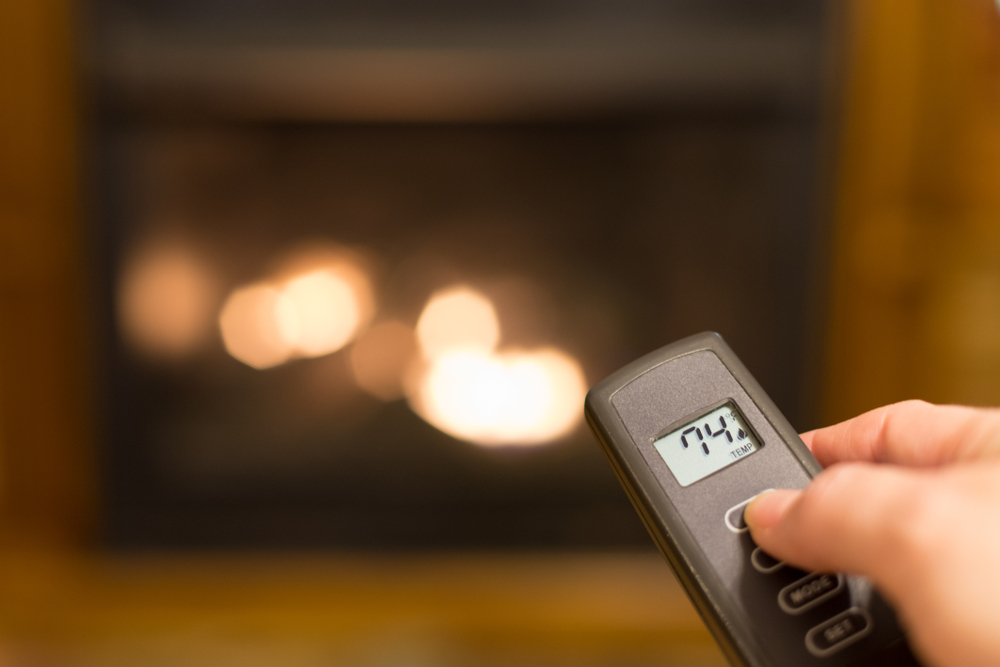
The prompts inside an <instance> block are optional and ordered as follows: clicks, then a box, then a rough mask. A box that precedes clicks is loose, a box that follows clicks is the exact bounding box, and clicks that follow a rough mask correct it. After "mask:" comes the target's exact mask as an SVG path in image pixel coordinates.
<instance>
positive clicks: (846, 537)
mask: <svg viewBox="0 0 1000 667" xmlns="http://www.w3.org/2000/svg"><path fill="white" fill-rule="evenodd" d="M923 476H924V475H923V474H922V473H920V472H915V471H911V470H906V469H902V468H897V467H894V466H886V465H875V464H869V463H842V464H837V465H834V466H831V467H830V468H828V469H827V470H825V471H824V472H822V473H821V474H819V475H818V476H817V477H816V478H815V479H814V480H813V481H812V482H811V483H810V484H809V486H807V487H806V488H805V489H803V490H802V491H768V492H765V493H762V494H761V495H759V496H758V497H757V498H755V499H754V500H753V502H751V503H750V504H749V506H747V509H746V513H745V515H744V516H745V517H746V521H747V524H748V525H749V526H750V533H751V536H752V537H753V539H754V541H755V542H756V543H757V544H758V545H759V546H760V547H761V548H762V549H763V550H764V551H766V552H768V553H769V554H771V555H772V556H774V557H776V558H779V559H781V560H784V561H786V562H788V563H791V564H794V565H796V566H798V567H801V568H804V569H808V570H818V571H821V572H849V573H852V574H860V575H863V576H866V577H868V578H870V579H872V580H873V581H874V582H875V583H876V584H878V585H879V586H880V587H881V588H882V589H883V590H884V591H885V592H886V593H887V594H888V595H890V597H895V595H894V593H896V592H897V591H900V590H902V589H901V587H902V586H905V581H906V580H907V577H908V576H909V575H908V572H909V567H908V565H907V564H908V562H909V561H910V560H911V559H910V556H912V554H909V553H907V550H908V547H907V544H908V543H909V541H908V540H907V539H906V535H907V531H908V530H909V529H910V526H909V525H908V523H909V522H908V518H907V517H909V516H912V515H913V504H914V502H915V499H919V498H920V497H921V495H920V487H921V486H922V485H923V484H924V480H923Z"/></svg>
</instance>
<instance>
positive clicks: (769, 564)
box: [750, 547, 785, 574]
mask: <svg viewBox="0 0 1000 667" xmlns="http://www.w3.org/2000/svg"><path fill="white" fill-rule="evenodd" d="M750 564H751V565H753V569H755V570H757V571H758V572H760V573H761V574H771V573H772V572H777V571H778V570H780V569H781V568H783V567H785V561H782V560H778V559H777V558H775V557H774V556H772V555H771V554H769V553H767V552H766V551H764V550H763V549H761V548H760V547H757V548H756V549H754V550H753V553H751V554H750Z"/></svg>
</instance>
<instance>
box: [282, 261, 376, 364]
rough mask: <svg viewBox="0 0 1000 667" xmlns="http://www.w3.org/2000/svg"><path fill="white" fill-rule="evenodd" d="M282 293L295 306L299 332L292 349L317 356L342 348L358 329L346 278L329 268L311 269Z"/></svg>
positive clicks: (355, 307)
mask: <svg viewBox="0 0 1000 667" xmlns="http://www.w3.org/2000/svg"><path fill="white" fill-rule="evenodd" d="M282 294H283V296H284V297H286V298H287V299H288V300H289V301H290V302H291V304H292V307H293V308H294V309H295V313H296V315H297V320H298V335H297V336H296V338H295V340H294V345H295V352H296V353H297V354H299V355H301V356H304V357H319V356H322V355H324V354H330V353H331V352H335V351H336V350H339V349H340V348H342V347H343V346H344V345H345V344H346V343H347V342H348V341H349V340H351V338H353V337H354V334H355V333H356V332H357V330H358V325H359V324H360V323H361V312H360V308H359V304H358V299H357V297H356V295H355V293H354V291H353V289H352V288H351V285H350V284H348V282H347V281H346V280H344V279H343V278H341V277H340V276H338V275H336V274H335V273H333V272H332V271H329V270H319V271H312V272H310V273H307V274H305V275H303V276H300V277H298V278H295V279H293V280H290V281H289V282H288V283H287V284H285V286H284V288H283V290H282Z"/></svg>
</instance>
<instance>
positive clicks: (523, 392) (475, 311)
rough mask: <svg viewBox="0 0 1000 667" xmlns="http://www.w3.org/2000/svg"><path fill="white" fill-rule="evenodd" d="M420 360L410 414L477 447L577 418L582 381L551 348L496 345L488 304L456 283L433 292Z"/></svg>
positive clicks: (535, 437)
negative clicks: (418, 416) (511, 347)
mask: <svg viewBox="0 0 1000 667" xmlns="http://www.w3.org/2000/svg"><path fill="white" fill-rule="evenodd" d="M417 340H418V342H419V345H420V350H421V352H422V357H423V361H422V363H421V364H420V365H419V366H418V367H417V369H416V372H411V374H410V376H409V377H407V378H406V382H405V385H406V391H407V395H408V398H409V401H410V405H411V406H412V407H413V409H414V411H416V412H417V414H419V415H420V416H421V417H423V418H424V419H425V420H426V421H427V422H428V423H430V424H432V425H433V426H435V427H437V428H438V429H440V430H442V431H444V432H445V433H448V434H449V435H452V436H454V437H456V438H460V439H462V440H468V441H469V442H474V443H477V444H481V445H533V444H540V443H544V442H549V441H551V440H555V439H558V438H560V437H562V436H564V435H566V434H568V433H569V432H570V431H572V430H573V429H574V428H575V427H576V425H577V424H578V423H579V422H580V416H581V408H580V406H581V404H582V402H583V397H584V394H585V393H586V381H585V379H584V376H583V372H582V371H581V369H580V365H579V364H578V363H577V361H576V360H575V359H573V358H572V357H570V356H569V355H567V354H566V353H565V352H562V351H560V350H557V349H555V348H543V349H539V350H506V351H505V350H497V345H498V344H499V342H500V322H499V319H498V318H497V314H496V309H495V308H494V306H493V303H492V302H491V301H490V300H489V299H488V298H487V297H486V296H484V295H482V294H480V293H479V292H476V291H475V290H473V289H471V288H469V287H465V286H456V287H451V288H448V289H446V290H442V291H439V292H436V293H435V294H434V295H432V296H431V298H430V299H429V300H428V302H427V305H426V306H425V307H424V310H423V312H422V313H421V315H420V319H419V320H418V322H417Z"/></svg>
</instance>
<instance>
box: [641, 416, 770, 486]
mask: <svg viewBox="0 0 1000 667" xmlns="http://www.w3.org/2000/svg"><path fill="white" fill-rule="evenodd" d="M653 446H654V447H655V448H656V451H657V452H659V454H660V456H662V457H663V460H664V462H665V463H666V464H667V467H668V468H670V472H671V473H673V476H674V477H675V478H677V482H678V483H679V484H680V485H681V486H689V485H691V484H694V483H695V482H697V481H698V480H701V479H704V478H705V477H708V476H709V475H711V474H712V473H713V472H716V471H718V470H722V469H723V468H725V467H726V466H728V465H730V464H732V463H735V462H736V461H738V460H740V459H742V458H745V457H747V456H749V455H751V454H753V453H754V452H756V451H757V450H758V449H760V448H761V444H760V442H758V440H757V438H756V436H754V434H753V432H752V431H751V430H750V428H749V427H748V426H747V422H746V419H745V418H744V417H743V415H742V414H741V413H740V411H739V410H737V409H736V406H735V405H734V404H732V403H726V404H725V405H723V406H722V407H720V408H716V409H715V410H712V411H711V412H709V413H707V414H704V415H702V416H700V417H698V418H696V419H692V420H691V421H690V422H688V423H687V424H684V425H683V426H681V427H679V428H677V429H675V430H673V431H671V432H670V433H668V434H667V435H665V436H663V437H662V438H658V439H657V440H655V441H654V442H653Z"/></svg>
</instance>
